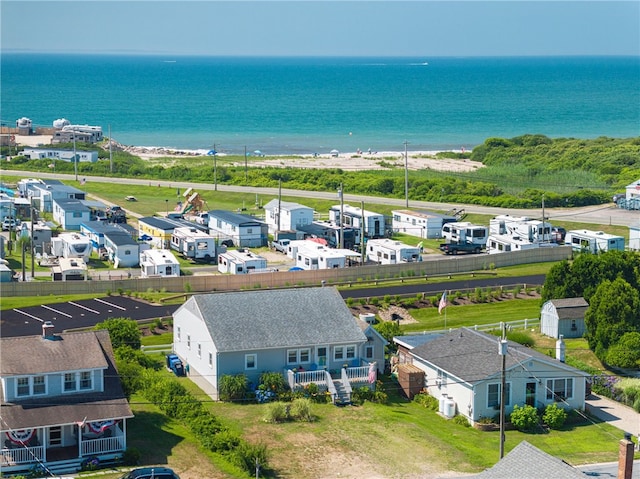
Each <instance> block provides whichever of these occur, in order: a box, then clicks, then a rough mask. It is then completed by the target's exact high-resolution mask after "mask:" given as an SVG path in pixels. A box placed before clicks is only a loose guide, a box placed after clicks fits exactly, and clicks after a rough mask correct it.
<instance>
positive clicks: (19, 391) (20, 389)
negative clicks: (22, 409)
mask: <svg viewBox="0 0 640 479" xmlns="http://www.w3.org/2000/svg"><path fill="white" fill-rule="evenodd" d="M25 389H26V391H25ZM28 396H31V378H29V376H22V377H19V378H16V397H19V398H23V397H28Z"/></svg>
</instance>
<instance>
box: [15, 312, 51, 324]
mask: <svg viewBox="0 0 640 479" xmlns="http://www.w3.org/2000/svg"><path fill="white" fill-rule="evenodd" d="M14 311H15V312H16V313H20V314H24V315H25V316H29V317H30V318H33V319H35V320H36V321H40V322H41V323H44V319H40V318H38V317H37V316H34V315H33V314H29V313H26V312H24V311H20V310H19V309H14Z"/></svg>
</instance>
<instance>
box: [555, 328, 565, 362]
mask: <svg viewBox="0 0 640 479" xmlns="http://www.w3.org/2000/svg"><path fill="white" fill-rule="evenodd" d="M565 350H566V346H565V344H564V335H563V334H561V335H560V337H559V338H558V340H557V341H556V359H557V360H558V361H560V362H561V363H564V361H565Z"/></svg>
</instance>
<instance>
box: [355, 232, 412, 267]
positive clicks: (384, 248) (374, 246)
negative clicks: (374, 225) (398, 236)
mask: <svg viewBox="0 0 640 479" xmlns="http://www.w3.org/2000/svg"><path fill="white" fill-rule="evenodd" d="M367 260H368V261H375V262H376V263H380V264H397V263H405V262H412V261H420V260H421V256H420V248H419V247H417V246H409V245H407V244H404V243H402V242H400V241H394V240H391V239H388V238H385V239H372V240H369V241H367Z"/></svg>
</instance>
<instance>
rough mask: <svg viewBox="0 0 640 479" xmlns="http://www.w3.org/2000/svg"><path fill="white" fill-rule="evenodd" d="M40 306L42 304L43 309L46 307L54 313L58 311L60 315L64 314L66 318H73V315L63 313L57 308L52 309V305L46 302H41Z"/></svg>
mask: <svg viewBox="0 0 640 479" xmlns="http://www.w3.org/2000/svg"><path fill="white" fill-rule="evenodd" d="M40 306H42V307H43V308H45V309H48V310H49V311H53V312H54V313H58V314H61V315H62V316H66V317H67V318H73V316H71V315H70V314H67V313H63V312H62V311H58V310H57V309H53V308H52V307H50V306H47V305H46V304H41V305H40Z"/></svg>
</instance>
